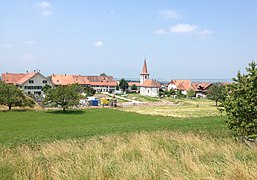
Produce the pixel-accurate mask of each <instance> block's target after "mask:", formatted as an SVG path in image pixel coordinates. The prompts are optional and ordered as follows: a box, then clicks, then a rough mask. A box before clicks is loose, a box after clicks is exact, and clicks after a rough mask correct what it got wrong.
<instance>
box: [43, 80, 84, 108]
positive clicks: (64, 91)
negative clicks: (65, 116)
mask: <svg viewBox="0 0 257 180" xmlns="http://www.w3.org/2000/svg"><path fill="white" fill-rule="evenodd" d="M79 91H80V87H79V85H77V84H72V85H67V86H63V85H59V86H57V87H56V88H54V89H50V90H48V91H46V98H45V99H44V104H49V105H52V106H54V107H58V106H60V107H62V109H63V111H66V109H67V108H69V107H72V106H76V105H78V104H79V98H80V96H79Z"/></svg>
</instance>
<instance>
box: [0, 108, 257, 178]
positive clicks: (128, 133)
mask: <svg viewBox="0 0 257 180" xmlns="http://www.w3.org/2000/svg"><path fill="white" fill-rule="evenodd" d="M181 105H182V106H184V108H189V109H190V111H192V108H193V106H189V107H187V106H185V104H181ZM149 108H150V107H149ZM160 108H161V109H162V107H160ZM165 108H166V109H165V112H166V113H167V114H168V113H171V112H169V111H170V110H171V111H172V112H173V111H174V110H173V108H172V107H170V108H169V109H167V107H165ZM157 109H158V107H154V109H153V110H155V111H156V110H157ZM198 109H199V107H198ZM163 111H164V110H163ZM176 111H177V109H176ZM198 111H200V110H198ZM173 113H174V112H173ZM225 121H226V116H224V115H222V116H220V115H217V116H208V117H190V116H187V117H186V118H184V117H183V118H181V117H172V116H170V117H168V116H158V114H154V115H153V116H150V115H144V114H140V112H125V111H121V109H119V110H117V109H109V108H92V109H85V110H71V111H68V112H66V113H63V112H62V111H30V110H27V111H22V110H18V109H17V110H14V111H11V112H6V111H2V112H0V179H201V178H202V179H256V178H257V172H256V169H257V151H256V149H254V148H250V147H248V146H247V145H245V144H243V143H240V142H238V141H236V139H235V138H234V136H233V132H231V131H230V130H228V128H227V127H226V124H225Z"/></svg>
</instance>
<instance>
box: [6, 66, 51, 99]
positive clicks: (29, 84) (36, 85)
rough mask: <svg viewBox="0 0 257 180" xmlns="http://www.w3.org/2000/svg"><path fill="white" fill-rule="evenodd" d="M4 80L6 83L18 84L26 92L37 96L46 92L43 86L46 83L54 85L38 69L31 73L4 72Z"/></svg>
mask: <svg viewBox="0 0 257 180" xmlns="http://www.w3.org/2000/svg"><path fill="white" fill-rule="evenodd" d="M2 80H3V82H4V83H6V84H13V85H16V86H17V87H19V88H20V89H21V90H23V91H24V92H25V93H27V94H33V95H35V96H40V95H43V94H44V92H43V91H42V88H43V87H44V86H45V85H50V86H53V84H52V82H51V81H50V80H49V79H47V78H46V77H45V76H43V75H42V74H41V73H40V72H36V71H34V72H31V73H28V72H27V73H4V74H2Z"/></svg>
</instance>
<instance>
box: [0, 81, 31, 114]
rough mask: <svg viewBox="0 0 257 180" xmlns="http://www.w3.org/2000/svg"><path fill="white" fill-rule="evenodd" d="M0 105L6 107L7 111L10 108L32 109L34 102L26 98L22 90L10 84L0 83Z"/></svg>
mask: <svg viewBox="0 0 257 180" xmlns="http://www.w3.org/2000/svg"><path fill="white" fill-rule="evenodd" d="M0 105H4V106H8V108H9V110H11V109H12V107H15V106H19V107H25V106H28V107H34V105H35V102H34V101H33V100H32V99H31V98H29V97H27V96H26V95H25V94H24V93H23V92H22V90H20V89H18V88H17V87H16V86H14V85H12V84H4V83H2V82H1V83H0Z"/></svg>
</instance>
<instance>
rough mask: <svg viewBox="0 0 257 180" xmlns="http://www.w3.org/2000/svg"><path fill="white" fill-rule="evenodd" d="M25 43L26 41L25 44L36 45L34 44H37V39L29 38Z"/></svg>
mask: <svg viewBox="0 0 257 180" xmlns="http://www.w3.org/2000/svg"><path fill="white" fill-rule="evenodd" d="M24 43H25V44H28V45H34V44H35V41H30V40H29V41H25V42H24Z"/></svg>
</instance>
